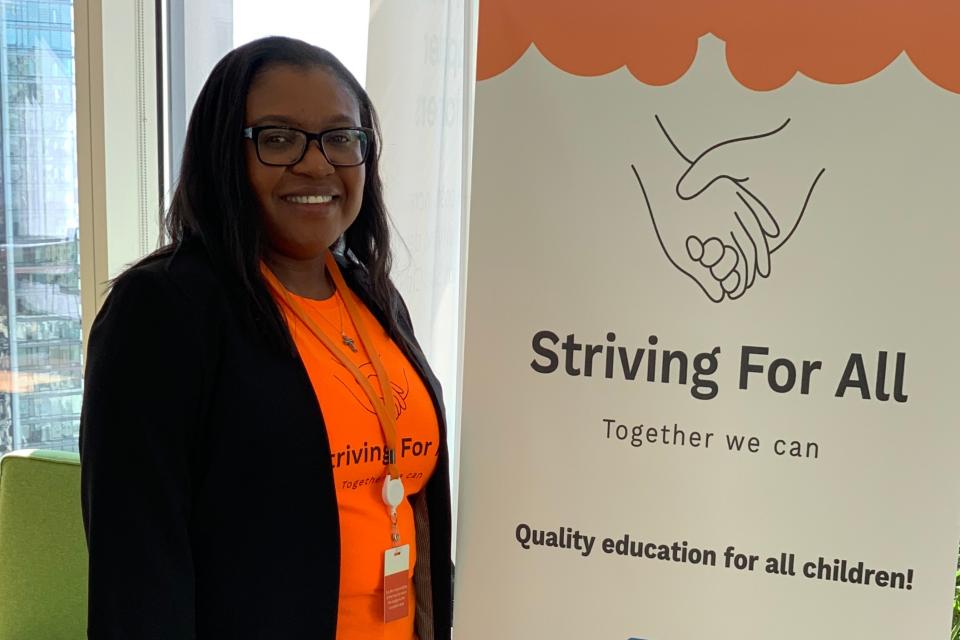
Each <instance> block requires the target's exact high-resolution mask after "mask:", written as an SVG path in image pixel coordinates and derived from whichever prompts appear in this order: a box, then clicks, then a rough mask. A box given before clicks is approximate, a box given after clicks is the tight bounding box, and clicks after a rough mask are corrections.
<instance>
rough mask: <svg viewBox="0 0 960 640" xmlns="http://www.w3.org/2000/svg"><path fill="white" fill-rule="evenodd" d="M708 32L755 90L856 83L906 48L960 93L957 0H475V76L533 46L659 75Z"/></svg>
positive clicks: (588, 63) (672, 72) (653, 77)
mask: <svg viewBox="0 0 960 640" xmlns="http://www.w3.org/2000/svg"><path fill="white" fill-rule="evenodd" d="M707 33H712V34H714V35H715V36H717V37H718V38H720V39H721V40H723V41H724V42H726V56H727V65H728V66H729V68H730V72H731V73H732V74H733V76H734V77H735V78H736V79H737V80H738V81H739V82H740V83H741V84H743V85H744V86H746V87H748V88H750V89H754V90H757V91H768V90H771V89H776V88H777V87H780V86H783V85H784V84H786V83H787V82H788V81H789V80H790V79H791V78H792V77H793V76H794V75H795V74H796V73H798V72H799V73H802V74H803V75H805V76H807V77H808V78H811V79H813V80H816V81H818V82H825V83H830V84H848V83H853V82H859V81H861V80H865V79H866V78H869V77H871V76H873V75H875V74H876V73H878V72H880V71H881V70H883V69H884V68H886V67H887V65H889V64H890V63H891V62H893V60H894V59H896V58H897V56H899V55H900V54H901V53H903V52H906V53H907V55H908V56H909V57H910V60H911V61H912V62H913V64H914V65H915V66H916V68H917V69H918V70H919V71H920V72H921V73H922V74H923V75H924V76H926V77H927V78H928V79H930V80H931V81H932V82H934V83H935V84H937V85H939V86H941V87H943V88H944V89H946V90H948V91H952V92H955V93H960V0H657V1H653V0H592V1H591V0H480V23H479V49H478V52H477V77H478V79H480V80H485V79H487V78H492V77H494V76H496V75H498V74H500V73H503V72H504V71H506V70H507V69H509V68H510V67H511V66H512V65H513V64H514V63H515V62H516V61H517V60H519V59H520V57H521V56H522V55H523V54H524V52H525V51H526V50H527V49H528V48H529V47H530V45H531V44H533V45H536V47H537V49H538V50H539V51H540V53H541V54H542V55H543V56H544V57H545V58H546V59H547V60H548V61H549V62H550V63H551V64H553V65H554V66H556V67H559V68H560V69H563V70H564V71H567V72H568V73H572V74H575V75H581V76H597V75H603V74H606V73H610V72H611V71H614V70H615V69H619V68H620V67H623V66H626V68H627V69H628V70H629V71H630V73H631V74H633V76H634V77H636V78H637V79H638V80H640V81H641V82H644V83H646V84H651V85H665V84H670V83H672V82H675V81H676V80H678V79H679V78H680V77H681V76H683V74H684V73H686V71H687V69H689V68H690V65H692V64H693V60H694V58H695V57H696V54H697V43H698V41H699V39H700V37H701V36H703V35H705V34H707Z"/></svg>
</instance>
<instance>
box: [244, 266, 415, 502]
mask: <svg viewBox="0 0 960 640" xmlns="http://www.w3.org/2000/svg"><path fill="white" fill-rule="evenodd" d="M325 260H326V265H327V271H329V272H330V276H331V277H332V278H333V283H334V285H336V287H337V291H339V292H340V297H341V298H342V299H343V303H344V306H346V308H347V315H349V316H350V320H352V321H353V326H354V327H355V328H356V330H357V335H358V338H359V339H360V344H361V345H363V348H364V350H365V351H366V352H367V357H369V358H370V363H371V364H372V365H373V369H374V371H376V372H377V382H378V383H379V385H380V393H381V394H382V395H377V392H376V391H375V390H374V388H373V386H372V385H371V384H370V381H369V380H368V379H367V377H366V376H365V375H364V374H363V372H362V371H360V369H359V368H358V367H357V365H355V364H354V363H353V361H351V360H350V358H348V357H347V355H346V354H345V353H344V352H343V351H342V350H341V349H340V348H339V347H338V346H337V345H336V343H335V342H334V341H333V340H331V339H330V337H329V336H327V334H326V333H324V332H323V331H322V330H321V329H320V327H318V326H317V324H316V323H315V322H314V321H313V320H312V319H311V318H310V316H308V315H307V313H306V312H305V311H304V310H303V308H302V307H301V306H300V304H299V303H298V302H297V301H296V300H294V299H293V298H292V297H291V296H290V293H289V292H288V291H287V290H286V288H284V286H283V285H282V284H281V283H280V281H279V280H277V277H276V276H275V275H274V274H273V272H272V271H270V269H269V268H268V267H267V266H266V265H265V264H264V265H263V266H262V268H261V271H262V272H263V275H264V277H265V278H266V279H267V283H268V284H269V285H270V288H271V289H273V292H274V294H275V295H276V296H277V297H278V298H279V299H280V300H281V301H282V302H283V304H285V305H286V306H287V308H289V309H290V311H292V312H293V314H294V315H295V316H297V318H298V319H299V320H300V322H302V323H303V324H304V325H306V327H307V328H308V329H310V332H311V333H312V334H313V335H314V336H315V337H316V338H317V339H318V340H320V342H322V343H323V344H324V346H325V347H326V348H327V349H328V350H329V351H330V353H332V354H333V355H334V356H335V357H336V358H337V359H338V360H339V361H340V363H341V364H343V366H344V367H345V368H346V369H347V370H348V371H349V372H350V373H352V374H353V377H354V378H355V379H356V381H357V384H359V385H360V387H361V388H362V389H363V391H364V393H366V394H367V397H368V398H369V399H370V404H371V405H372V406H373V408H374V410H375V411H376V412H377V417H378V418H379V422H380V428H381V429H382V430H383V438H384V441H385V444H386V451H385V455H384V460H386V462H387V474H388V477H387V479H386V484H387V485H389V483H390V482H391V480H394V481H397V482H399V479H400V471H399V470H398V469H397V421H396V417H395V416H394V406H395V405H394V400H393V388H392V387H391V386H390V378H389V377H388V376H387V370H386V369H385V368H384V366H383V362H382V361H381V360H380V355H379V354H378V353H377V350H376V349H375V348H374V344H373V341H372V340H371V339H370V336H369V334H368V333H367V330H366V327H365V326H364V324H363V319H362V318H361V316H360V309H359V307H358V306H357V303H356V301H355V300H354V298H353V292H352V291H350V288H349V287H347V284H346V282H345V281H344V279H343V274H341V273H340V266H339V265H338V264H337V261H336V260H334V258H333V255H332V254H331V253H330V251H327V252H326V256H325ZM384 500H385V501H387V497H386V487H385V495H384ZM387 504H388V505H389V506H391V507H394V508H395V507H396V505H394V504H392V502H387Z"/></svg>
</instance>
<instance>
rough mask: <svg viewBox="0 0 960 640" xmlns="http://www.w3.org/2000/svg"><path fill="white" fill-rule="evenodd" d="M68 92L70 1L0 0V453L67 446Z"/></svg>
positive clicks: (74, 289) (73, 402)
mask: <svg viewBox="0 0 960 640" xmlns="http://www.w3.org/2000/svg"><path fill="white" fill-rule="evenodd" d="M75 95H76V87H75V79H74V43H73V2H72V0H0V141H2V164H0V175H2V182H0V184H2V198H0V211H2V215H0V246H2V251H0V453H3V452H5V451H9V450H13V449H22V448H45V449H66V450H76V448H77V433H78V425H79V416H80V401H81V384H82V366H81V357H82V349H81V324H80V263H79V238H78V227H79V214H78V196H77V151H76V107H75V105H76V101H75Z"/></svg>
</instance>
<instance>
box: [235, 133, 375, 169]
mask: <svg viewBox="0 0 960 640" xmlns="http://www.w3.org/2000/svg"><path fill="white" fill-rule="evenodd" d="M243 137H244V138H249V139H251V140H253V142H254V144H255V145H256V147H257V159H258V160H260V162H262V163H263V164H266V165H270V166H272V167H289V166H291V165H295V164H297V163H299V162H300V161H301V160H303V156H305V155H306V154H307V145H308V144H310V141H311V140H316V141H317V142H318V143H319V144H320V151H321V152H322V153H323V155H324V157H325V158H326V159H327V162H329V163H330V164H332V165H333V166H335V167H356V166H357V165H361V164H363V162H364V161H365V160H366V159H367V152H368V150H369V149H370V141H371V140H372V139H373V130H372V129H368V128H366V127H341V128H339V129H327V130H326V131H321V132H319V133H310V132H309V131H303V130H302V129H295V128H293V127H277V126H267V127H247V128H246V129H244V130H243Z"/></svg>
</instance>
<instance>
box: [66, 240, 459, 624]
mask: <svg viewBox="0 0 960 640" xmlns="http://www.w3.org/2000/svg"><path fill="white" fill-rule="evenodd" d="M344 277H345V278H346V279H347V282H348V284H349V286H350V288H351V289H352V290H353V291H355V292H356V293H357V294H358V296H359V297H360V298H361V299H362V300H363V301H364V302H365V303H366V304H367V306H368V307H369V308H370V310H371V311H372V312H373V313H374V314H375V315H376V316H378V318H379V319H380V320H381V322H384V317H383V311H382V310H381V309H379V308H377V307H376V306H375V305H373V303H372V301H371V300H370V297H369V295H368V294H367V287H366V285H365V278H364V273H363V272H362V270H361V269H359V268H355V269H345V271H344ZM231 291H232V290H231V288H230V287H229V286H226V285H225V284H224V279H223V278H219V277H218V276H217V274H216V273H215V271H214V269H213V267H212V266H211V263H210V261H209V258H208V257H207V254H206V252H205V250H204V249H203V247H202V246H201V245H200V244H199V243H198V242H195V241H192V242H191V241H188V242H185V243H183V244H182V245H181V246H180V247H179V248H178V249H177V251H176V252H174V253H173V254H172V255H169V256H166V257H163V258H158V259H153V260H150V261H148V262H147V263H146V264H142V265H140V266H138V267H136V268H134V269H132V270H129V271H127V272H126V273H125V274H123V275H122V276H121V277H120V278H119V279H118V280H117V282H116V284H115V286H114V287H113V290H112V292H111V294H110V296H109V297H108V299H107V301H106V303H105V304H104V306H103V308H102V309H101V310H100V313H99V314H98V315H97V319H96V321H95V322H94V325H93V331H92V333H91V335H90V340H89V347H88V351H87V362H86V373H85V388H84V400H83V410H82V415H81V420H80V454H81V460H82V498H83V517H84V527H85V529H86V535H87V546H88V549H89V552H90V582H89V618H88V633H89V637H90V638H95V639H97V640H99V639H101V638H104V639H114V638H116V639H120V638H123V639H124V640H131V639H136V640H140V639H146V638H156V639H158V640H181V639H182V640H186V639H189V638H199V639H201V640H207V639H211V638H224V639H231V640H233V639H238V640H243V639H248V638H249V639H251V640H253V639H262V640H279V639H284V640H286V639H291V640H292V639H299V638H319V639H322V640H326V639H329V640H333V638H334V636H335V631H336V625H337V603H338V588H339V579H340V574H339V572H340V536H339V522H338V515H337V501H336V494H335V491H334V484H333V469H332V467H331V464H330V449H329V445H328V443H327V437H326V432H325V430H324V424H323V416H322V415H321V412H320V407H319V404H318V402H317V399H316V395H315V393H314V391H313V388H312V386H311V384H310V380H309V378H308V376H307V372H306V369H305V368H304V366H303V363H302V361H301V360H300V358H299V357H297V356H296V355H295V354H294V353H291V352H289V351H284V350H281V349H279V348H277V347H276V346H273V345H272V344H271V343H270V342H269V341H268V340H267V339H266V338H265V337H264V336H263V334H262V333H261V332H260V331H258V330H256V329H255V328H254V324H253V323H251V322H247V321H245V320H243V314H242V313H240V311H238V308H237V305H238V302H237V300H238V296H237V295H235V294H234V293H232V292H231ZM397 302H398V306H399V308H400V309H401V313H400V316H401V317H400V322H399V330H400V339H399V340H397V342H398V345H399V347H400V348H401V349H402V350H403V352H404V353H405V354H406V356H407V358H408V359H409V360H410V362H411V364H412V365H413V366H414V367H415V368H416V369H417V370H418V372H419V373H420V375H421V377H422V378H423V379H424V381H425V382H426V385H427V388H428V390H429V391H430V393H431V397H432V399H433V402H434V405H435V408H436V411H437V419H438V422H439V424H440V438H439V444H440V447H441V449H440V454H439V460H438V461H437V466H436V471H435V472H434V474H433V476H432V478H431V479H430V481H429V482H428V484H427V486H426V488H425V489H424V490H423V491H421V492H420V494H418V495H416V496H413V497H412V498H411V502H412V506H413V509H414V513H415V516H416V521H417V522H416V524H417V546H418V548H417V555H418V562H417V567H416V572H415V575H414V582H415V586H416V592H417V602H418V606H417V609H418V610H417V620H416V630H417V633H418V635H419V636H420V639H421V640H434V639H436V640H441V639H442V640H449V638H450V626H451V615H452V611H451V609H452V586H451V573H452V566H451V560H450V479H449V464H448V452H447V447H446V434H445V424H444V413H443V410H442V406H443V405H442V399H441V393H440V385H439V383H438V382H437V379H436V378H435V377H434V375H433V373H432V372H431V371H430V369H429V367H428V366H427V363H426V360H425V358H424V356H423V353H422V352H421V350H420V348H419V346H418V345H417V342H416V340H415V338H414V335H413V330H412V328H411V326H410V320H409V315H408V314H407V313H406V308H405V307H404V306H403V303H402V300H400V299H399V295H398V296H397Z"/></svg>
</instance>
